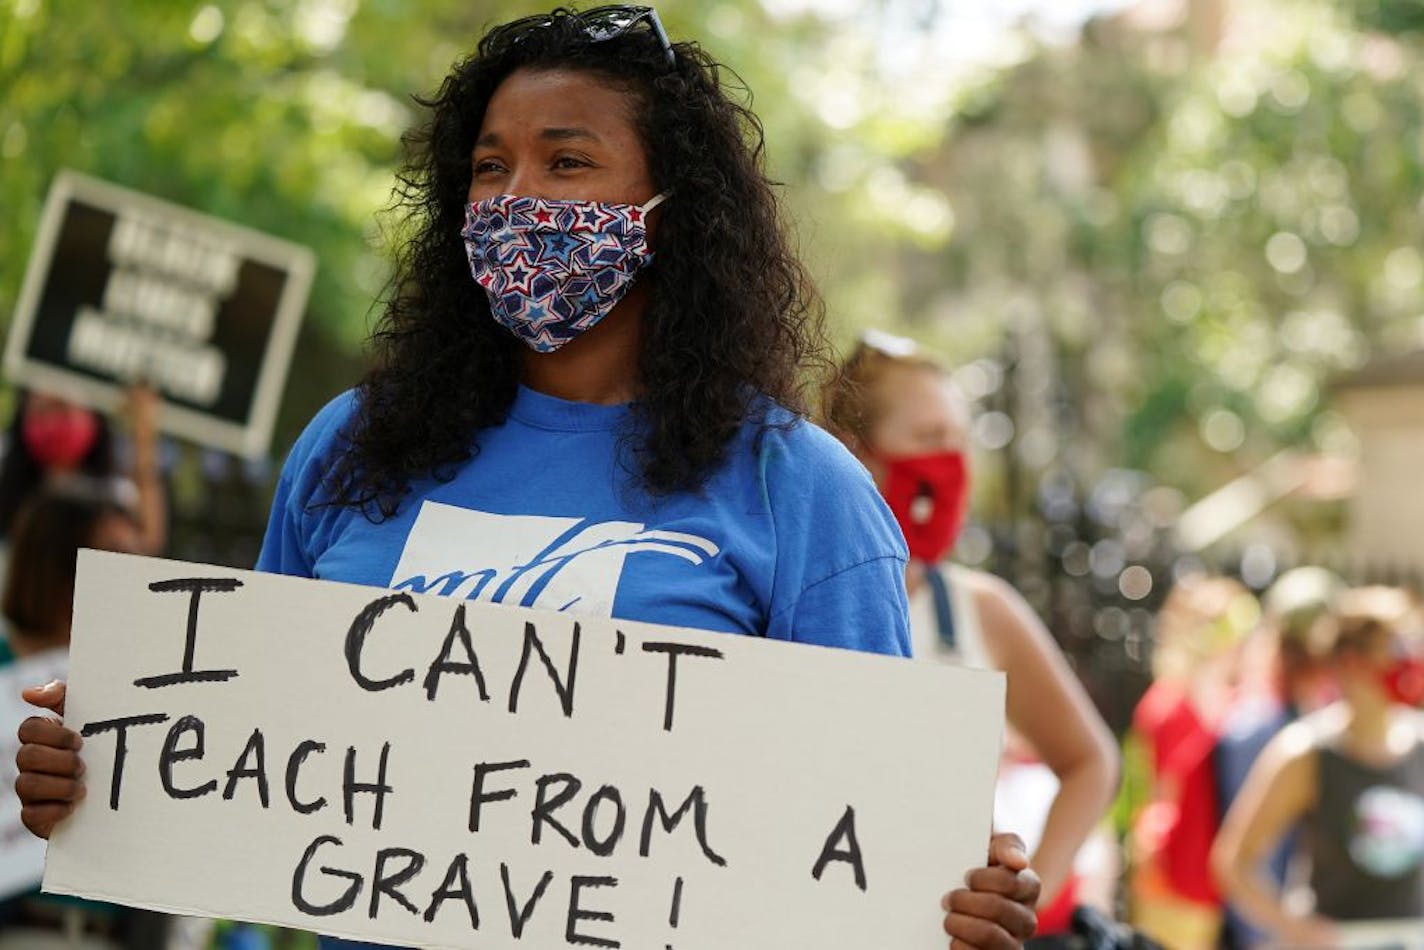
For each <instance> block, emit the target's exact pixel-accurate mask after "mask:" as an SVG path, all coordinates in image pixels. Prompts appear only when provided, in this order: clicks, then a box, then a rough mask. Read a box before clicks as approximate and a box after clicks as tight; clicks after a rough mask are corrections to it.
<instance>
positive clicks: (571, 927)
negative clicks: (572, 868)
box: [564, 874, 623, 947]
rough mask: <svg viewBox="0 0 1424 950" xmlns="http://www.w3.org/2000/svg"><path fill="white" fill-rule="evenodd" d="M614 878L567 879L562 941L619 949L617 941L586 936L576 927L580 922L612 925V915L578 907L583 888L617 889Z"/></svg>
mask: <svg viewBox="0 0 1424 950" xmlns="http://www.w3.org/2000/svg"><path fill="white" fill-rule="evenodd" d="M617 886H618V879H617V878H616V877H584V876H583V875H578V874H576V875H574V876H573V877H572V878H570V879H569V916H568V919H567V921H566V922H565V924H564V940H565V942H567V943H571V944H574V945H576V946H583V947H621V946H623V945H622V944H621V943H619V942H618V941H617V940H609V939H606V938H604V937H593V936H590V935H588V934H583V933H579V931H578V925H579V921H581V920H601V921H604V922H606V923H610V924H611V923H613V915H612V914H611V913H609V912H608V911H603V910H584V909H583V908H582V907H581V906H580V905H579V892H580V891H582V890H583V889H584V888H586V887H587V888H594V887H617Z"/></svg>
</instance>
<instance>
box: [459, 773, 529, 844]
mask: <svg viewBox="0 0 1424 950" xmlns="http://www.w3.org/2000/svg"><path fill="white" fill-rule="evenodd" d="M527 768H529V760H528V759H519V760H518V761H515V762H480V763H478V764H476V765H475V780H474V785H473V787H472V788H471V790H470V830H471V831H479V830H480V807H481V806H482V805H484V803H485V802H502V801H505V800H507V799H510V798H513V797H514V796H515V795H517V794H518V793H517V792H516V791H515V790H514V789H512V788H502V789H500V790H499V791H497V792H486V791H485V776H486V775H488V774H489V773H491V772H504V771H507V770H509V769H527Z"/></svg>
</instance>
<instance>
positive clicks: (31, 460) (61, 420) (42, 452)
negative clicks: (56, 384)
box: [0, 386, 168, 660]
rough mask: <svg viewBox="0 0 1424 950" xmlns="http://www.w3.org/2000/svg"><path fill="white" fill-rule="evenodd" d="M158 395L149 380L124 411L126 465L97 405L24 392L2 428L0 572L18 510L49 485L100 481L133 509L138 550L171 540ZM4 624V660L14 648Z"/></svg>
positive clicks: (0, 653) (0, 646)
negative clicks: (161, 465)
mask: <svg viewBox="0 0 1424 950" xmlns="http://www.w3.org/2000/svg"><path fill="white" fill-rule="evenodd" d="M158 410H159V401H158V395H157V394H156V393H155V392H154V391H153V390H152V389H149V388H148V387H146V386H135V387H134V388H133V389H132V390H130V392H129V398H128V402H127V405H126V406H125V410H124V411H125V415H126V416H127V418H128V422H129V426H130V430H131V434H130V439H131V446H130V447H131V451H130V452H126V453H123V454H124V455H126V456H128V459H129V460H130V465H129V466H121V465H120V462H119V458H118V453H116V452H115V445H114V442H115V440H114V437H113V434H112V432H111V431H110V426H109V421H108V420H107V419H106V418H104V417H103V416H102V415H100V414H98V413H96V412H95V411H94V410H92V409H89V408H86V407H84V406H80V405H76V404H75V403H72V402H69V401H68V400H66V399H63V398H61V397H59V396H56V395H51V394H47V393H40V392H34V391H30V392H22V393H20V395H19V399H18V407H17V409H16V412H15V418H14V420H13V421H12V422H11V423H10V427H9V429H8V431H7V432H6V433H5V442H4V456H3V458H0V577H3V576H4V574H5V567H6V561H7V560H8V543H9V539H10V534H11V531H12V530H13V528H14V525H15V516H16V515H17V514H18V512H19V511H20V509H22V508H23V507H24V506H25V503H26V502H28V501H29V500H30V499H31V498H33V497H34V496H35V495H37V494H38V493H39V492H40V490H41V489H43V488H45V487H46V486H54V485H62V484H63V483H65V482H73V483H80V484H81V489H80V490H84V489H83V487H82V484H83V483H85V482H89V483H106V484H95V485H94V486H93V490H95V491H99V492H102V493H111V494H113V495H114V496H115V497H117V498H119V499H120V500H121V501H122V503H123V504H125V505H126V506H127V507H128V508H130V509H131V510H132V511H133V512H134V516H135V521H136V523H137V525H138V541H137V545H136V550H137V552H138V553H140V554H161V553H163V550H164V547H165V545H166V543H167V535H168V514H167V510H168V500H167V493H166V492H165V491H164V488H163V482H162V479H161V477H160V474H159V465H158ZM3 634H4V630H3V629H0V660H3V659H5V658H6V657H7V656H8V654H9V645H8V642H7V639H6V638H5V637H4V636H3Z"/></svg>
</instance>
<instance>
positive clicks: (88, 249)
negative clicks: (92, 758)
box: [5, 171, 316, 456]
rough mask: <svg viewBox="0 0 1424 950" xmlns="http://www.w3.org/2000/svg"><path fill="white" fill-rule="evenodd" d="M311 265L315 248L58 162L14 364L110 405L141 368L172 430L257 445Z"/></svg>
mask: <svg viewBox="0 0 1424 950" xmlns="http://www.w3.org/2000/svg"><path fill="white" fill-rule="evenodd" d="M315 269H316V265H315V258H314V257H313V255H312V253H311V251H310V250H308V249H307V248H305V247H300V246H298V245H295V244H291V243H288V242H286V241H282V240H279V239H277V238H274V237H270V236H268V235H265V234H261V233H259V232H257V231H253V230H250V229H248V228H244V227H239V226H238V225H235V224H232V223H230V222H227V221H222V220H219V219H218V218H213V217H209V216H208V215H203V214H198V213H197V212H194V211H190V210H188V209H186V208H181V207H179V206H177V205H173V204H169V203H168V202H165V201H160V200H158V199H157V198H154V197H151V196H149V195H144V194H140V193H138V192H135V191H130V190H128V189H126V188H120V187H118V186H116V185H111V184H107V183H105V182H101V181H96V180H95V179H92V178H87V177H85V176H83V175H80V174H77V173H75V172H71V171H65V172H61V173H60V174H59V176H58V177H56V178H55V181H54V184H53V186H52V187H51V188H50V192H49V197H48V199H47V200H46V202H45V208H44V215H43V217H42V219H41V221H40V227H39V233H38V235H37V237H36V240H35V248H34V251H33V252H32V254H31V256H30V263H29V268H28V269H27V270H26V272H25V282H24V285H23V287H22V288H21V291H20V298H19V303H18V306H17V308H16V310H15V314H14V317H13V319H12V321H11V324H10V335H9V341H8V343H7V344H6V348H5V370H6V372H7V373H8V374H9V375H10V376H11V377H12V378H13V379H15V380H17V381H18V382H20V383H23V384H25V385H29V386H33V387H35V388H39V389H45V390H49V391H53V392H57V393H60V394H62V395H65V396H68V397H70V398H72V399H77V400H80V401H84V402H87V403H88V404H90V405H92V406H94V407H95V408H98V409H103V410H107V409H111V408H113V407H114V406H115V405H117V404H118V401H119V399H120V397H121V392H122V390H123V389H124V388H125V387H127V386H128V385H130V384H132V383H133V382H136V381H140V380H145V381H148V382H150V383H151V384H152V385H153V386H154V387H155V388H156V389H157V390H158V391H159V393H160V394H161V395H162V396H163V398H164V400H165V403H166V407H165V411H164V413H163V415H162V424H163V425H164V427H165V428H167V429H169V430H170V431H172V432H173V433H174V434H176V435H180V436H182V437H184V438H187V439H191V440H193V441H195V442H200V443H203V444H205V445H211V446H214V447H216V448H220V449H224V450H226V451H229V452H235V453H237V454H241V455H247V456H256V455H261V454H262V453H264V452H265V451H266V450H267V447H268V443H269V441H270V439H271V432H272V423H273V420H274V419H275V418H276V413H277V404H278V402H279V400H280V399H281V395H282V387H283V386H284V384H285V382H286V378H287V368H288V365H289V364H290V362H291V358H292V348H293V346H294V345H295V343H296V334H297V328H298V324H299V322H300V320H301V315H302V310H303V308H304V307H305V306H306V301H307V294H308V293H309V291H310V289H311V281H312V275H313V273H314V271H315Z"/></svg>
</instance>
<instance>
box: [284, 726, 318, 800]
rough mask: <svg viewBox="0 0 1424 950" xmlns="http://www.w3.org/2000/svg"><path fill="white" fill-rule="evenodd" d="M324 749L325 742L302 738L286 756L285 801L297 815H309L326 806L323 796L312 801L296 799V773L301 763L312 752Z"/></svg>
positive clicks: (299, 769)
mask: <svg viewBox="0 0 1424 950" xmlns="http://www.w3.org/2000/svg"><path fill="white" fill-rule="evenodd" d="M325 751H326V743H324V742H317V741H315V740H313V739H304V740H302V741H301V742H300V743H298V744H297V747H296V748H295V749H293V750H292V754H291V755H290V756H289V757H288V758H287V802H288V803H289V804H290V805H291V806H292V810H293V811H295V812H296V813H297V814H299V815H310V814H311V813H312V812H317V811H321V810H322V809H323V808H325V807H326V798H325V796H323V797H321V798H318V799H317V800H316V801H314V802H303V801H299V800H298V799H297V773H298V772H300V771H301V768H302V763H303V762H305V761H306V759H307V756H308V755H311V754H312V753H313V752H325Z"/></svg>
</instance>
